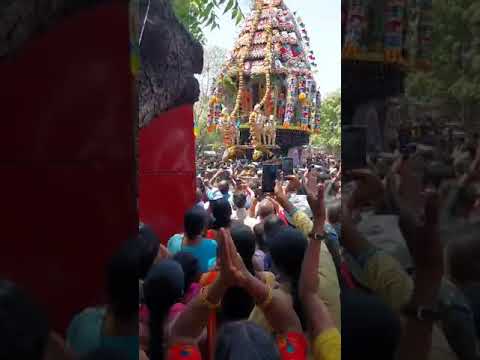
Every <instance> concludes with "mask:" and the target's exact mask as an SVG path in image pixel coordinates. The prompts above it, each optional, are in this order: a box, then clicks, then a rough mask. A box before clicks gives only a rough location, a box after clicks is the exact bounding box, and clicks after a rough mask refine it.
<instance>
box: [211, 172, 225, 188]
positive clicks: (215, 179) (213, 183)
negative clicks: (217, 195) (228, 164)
mask: <svg viewBox="0 0 480 360" xmlns="http://www.w3.org/2000/svg"><path fill="white" fill-rule="evenodd" d="M224 171H225V170H223V169H222V168H220V169H219V170H218V171H217V172H216V173H215V175H213V176H212V178H211V179H210V185H211V186H214V185H215V182H216V181H217V178H218V177H219V176H220V174H223V172H224Z"/></svg>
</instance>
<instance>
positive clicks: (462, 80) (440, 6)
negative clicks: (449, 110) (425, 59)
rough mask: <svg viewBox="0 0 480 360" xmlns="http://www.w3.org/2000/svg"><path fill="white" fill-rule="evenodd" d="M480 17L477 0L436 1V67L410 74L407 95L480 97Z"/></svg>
mask: <svg viewBox="0 0 480 360" xmlns="http://www.w3.org/2000/svg"><path fill="white" fill-rule="evenodd" d="M479 21H480V3H479V2H478V1H477V0H434V1H433V34H432V71H431V72H428V73H422V72H412V73H411V74H409V76H408V77H407V84H406V85H407V86H406V94H407V96H409V97H412V98H415V99H418V100H421V101H423V102H428V101H431V100H433V99H437V100H438V99H442V100H447V101H449V102H452V101H453V102H456V103H464V102H472V101H477V100H480V49H479V48H478V46H475V45H473V42H472V40H473V39H474V37H475V35H476V36H479V35H480V34H478V32H479V30H480V29H479V25H475V24H480V23H479ZM475 32H477V34H475ZM477 63H478V65H477Z"/></svg>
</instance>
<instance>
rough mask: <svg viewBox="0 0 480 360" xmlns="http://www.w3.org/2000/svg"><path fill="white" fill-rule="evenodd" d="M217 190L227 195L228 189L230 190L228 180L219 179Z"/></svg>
mask: <svg viewBox="0 0 480 360" xmlns="http://www.w3.org/2000/svg"><path fill="white" fill-rule="evenodd" d="M218 190H219V191H220V192H221V193H222V194H223V195H227V194H228V191H229V190H230V186H229V185H228V181H227V180H222V181H220V183H219V184H218Z"/></svg>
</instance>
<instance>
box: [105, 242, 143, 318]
mask: <svg viewBox="0 0 480 360" xmlns="http://www.w3.org/2000/svg"><path fill="white" fill-rule="evenodd" d="M140 258H141V247H140V246H139V242H138V239H131V240H128V241H127V242H126V243H125V244H123V245H122V247H121V248H120V249H119V250H118V251H117V252H116V253H115V254H114V255H113V257H112V258H111V259H110V261H109V263H108V265H107V270H106V284H107V295H108V299H109V304H110V306H111V309H112V311H113V314H114V315H115V317H117V318H119V319H131V317H132V316H136V315H138V303H139V294H138V280H139V279H140V275H141V272H140Z"/></svg>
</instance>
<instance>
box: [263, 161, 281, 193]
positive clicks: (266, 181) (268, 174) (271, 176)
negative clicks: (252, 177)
mask: <svg viewBox="0 0 480 360" xmlns="http://www.w3.org/2000/svg"><path fill="white" fill-rule="evenodd" d="M277 173H278V166H277V165H272V164H265V165H263V171H262V192H263V193H264V194H265V193H273V192H274V190H275V181H276V180H277Z"/></svg>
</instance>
